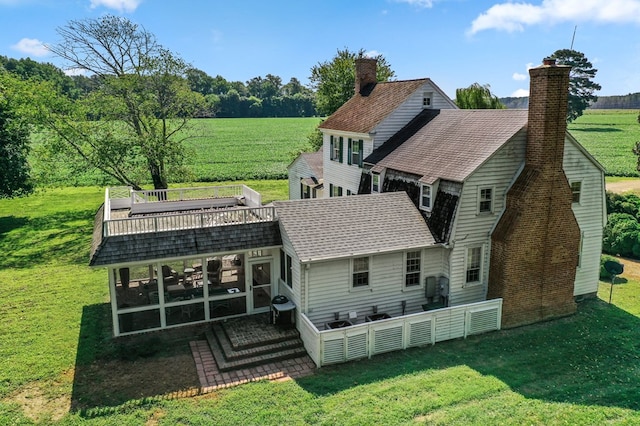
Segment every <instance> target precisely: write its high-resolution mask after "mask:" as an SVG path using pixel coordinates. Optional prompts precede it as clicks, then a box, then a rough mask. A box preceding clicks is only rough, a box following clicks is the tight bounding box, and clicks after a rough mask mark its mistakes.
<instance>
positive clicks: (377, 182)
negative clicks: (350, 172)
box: [371, 173, 380, 193]
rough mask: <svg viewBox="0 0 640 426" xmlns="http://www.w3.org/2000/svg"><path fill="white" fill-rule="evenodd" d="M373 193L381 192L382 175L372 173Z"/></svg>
mask: <svg viewBox="0 0 640 426" xmlns="http://www.w3.org/2000/svg"><path fill="white" fill-rule="evenodd" d="M371 192H372V193H373V192H380V174H379V173H371Z"/></svg>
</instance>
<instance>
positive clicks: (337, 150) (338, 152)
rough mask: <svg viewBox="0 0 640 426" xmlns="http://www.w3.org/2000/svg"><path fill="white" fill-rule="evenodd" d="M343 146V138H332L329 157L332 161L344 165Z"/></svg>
mask: <svg viewBox="0 0 640 426" xmlns="http://www.w3.org/2000/svg"><path fill="white" fill-rule="evenodd" d="M342 144H343V139H342V136H340V137H337V136H331V141H330V143H329V145H330V147H329V148H330V150H329V156H330V159H331V160H332V161H338V162H340V163H342Z"/></svg>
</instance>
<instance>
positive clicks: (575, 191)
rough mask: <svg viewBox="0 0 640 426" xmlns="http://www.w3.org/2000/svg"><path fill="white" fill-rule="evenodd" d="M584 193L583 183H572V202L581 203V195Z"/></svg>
mask: <svg viewBox="0 0 640 426" xmlns="http://www.w3.org/2000/svg"><path fill="white" fill-rule="evenodd" d="M581 192H582V182H571V201H572V202H574V203H580V193H581Z"/></svg>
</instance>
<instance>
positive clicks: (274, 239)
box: [89, 222, 282, 266]
mask: <svg viewBox="0 0 640 426" xmlns="http://www.w3.org/2000/svg"><path fill="white" fill-rule="evenodd" d="M94 240H95V237H94ZM281 244H282V240H281V238H280V230H279V228H278V224H277V222H258V223H247V224H237V225H226V226H214V227H209V228H197V229H185V230H176V231H164V232H148V233H143V234H133V235H116V236H111V237H106V238H101V240H100V244H99V245H98V246H97V247H96V248H95V249H94V250H93V251H92V253H91V260H90V263H89V265H90V266H106V265H113V264H118V263H128V262H137V261H145V260H149V261H151V260H155V259H163V258H171V257H181V256H192V255H194V256H195V255H199V254H208V253H221V252H232V251H236V250H247V249H257V248H261V247H273V246H279V245H281Z"/></svg>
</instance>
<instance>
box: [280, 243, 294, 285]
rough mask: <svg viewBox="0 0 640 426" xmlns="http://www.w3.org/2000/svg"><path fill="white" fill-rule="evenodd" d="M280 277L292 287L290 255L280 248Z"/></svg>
mask: <svg viewBox="0 0 640 426" xmlns="http://www.w3.org/2000/svg"><path fill="white" fill-rule="evenodd" d="M280 279H281V280H282V281H284V282H285V283H287V285H288V286H289V287H290V288H293V269H292V261H291V256H289V255H288V254H286V253H285V252H284V250H282V249H280Z"/></svg>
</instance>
